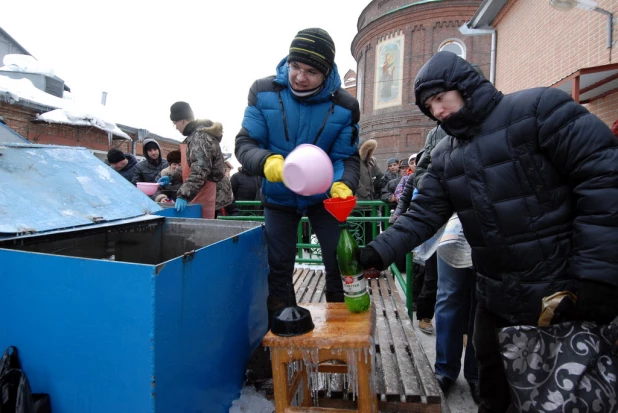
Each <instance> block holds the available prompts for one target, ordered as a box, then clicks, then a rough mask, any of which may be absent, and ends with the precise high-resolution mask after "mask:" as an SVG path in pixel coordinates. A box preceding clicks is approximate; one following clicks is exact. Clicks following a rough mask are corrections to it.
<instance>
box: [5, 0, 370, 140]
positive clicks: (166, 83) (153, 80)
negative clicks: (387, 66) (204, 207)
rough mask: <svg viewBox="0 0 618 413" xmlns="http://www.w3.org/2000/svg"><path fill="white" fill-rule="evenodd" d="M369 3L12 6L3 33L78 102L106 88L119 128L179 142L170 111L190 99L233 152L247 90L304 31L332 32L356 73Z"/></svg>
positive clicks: (67, 2)
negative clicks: (354, 48)
mask: <svg viewBox="0 0 618 413" xmlns="http://www.w3.org/2000/svg"><path fill="white" fill-rule="evenodd" d="M157 3H159V2H157ZM369 3H370V1H369V0H310V1H297V0H237V1H226V0H218V1H214V0H205V1H185V0H175V1H171V2H160V3H159V4H158V5H154V4H155V2H150V1H141V0H139V1H138V0H124V1H118V0H110V1H106V2H87V3H84V2H83V1H76V0H58V1H49V0H47V1H42V0H32V1H6V2H3V4H2V13H0V27H2V28H3V29H4V30H5V31H6V32H8V33H9V34H10V35H11V36H12V37H13V38H14V39H15V40H16V41H17V42H18V43H19V44H20V45H21V46H22V47H24V48H25V49H26V50H27V51H28V52H29V53H31V54H32V55H33V56H34V57H36V58H37V59H38V60H39V61H41V62H43V61H44V62H45V63H46V64H48V65H50V66H52V67H53V68H54V69H55V72H56V75H57V76H58V77H60V78H62V79H63V80H64V81H65V82H66V84H67V85H68V86H69V87H70V88H71V91H72V94H73V96H74V98H75V99H76V100H78V101H88V102H90V103H93V102H100V100H101V92H103V91H105V92H107V107H108V109H109V111H110V113H111V114H112V115H113V117H114V120H115V121H116V122H117V123H121V124H125V125H129V126H134V127H137V128H144V129H148V130H150V131H151V132H154V133H157V134H159V135H161V136H165V137H169V138H177V139H181V138H182V137H181V135H180V134H179V133H178V132H176V130H175V129H173V127H172V124H171V121H170V120H169V107H170V105H171V104H172V103H174V102H175V101H178V100H184V101H187V102H189V103H190V104H191V106H192V107H193V110H194V112H195V115H196V117H198V118H208V119H211V120H213V121H219V122H221V123H222V124H223V127H224V140H223V143H224V146H226V147H227V149H228V150H230V151H232V150H233V145H234V137H235V136H236V133H237V132H238V130H239V129H240V124H241V122H242V116H243V113H244V109H245V107H246V105H247V95H248V92H249V88H250V86H251V84H252V83H253V81H254V80H256V79H258V78H261V77H265V76H269V75H272V74H274V73H275V67H276V65H277V63H278V62H279V60H280V59H282V58H283V57H284V56H286V55H287V53H288V48H289V45H290V42H291V41H292V38H293V37H294V35H295V34H296V33H297V32H298V31H299V30H301V29H305V28H308V27H321V28H323V29H325V30H326V31H328V32H329V33H330V35H331V37H332V38H333V40H334V41H335V46H336V48H337V52H336V57H335V61H336V63H337V66H338V68H339V73H340V75H341V76H342V77H343V75H344V74H345V73H346V72H347V71H348V70H349V69H353V70H356V62H355V61H354V59H353V58H352V55H351V52H350V46H351V43H352V40H353V39H354V36H355V35H356V33H357V29H356V24H357V21H358V17H359V15H360V13H361V12H362V10H363V9H364V8H365V7H366V6H367V5H368V4H369Z"/></svg>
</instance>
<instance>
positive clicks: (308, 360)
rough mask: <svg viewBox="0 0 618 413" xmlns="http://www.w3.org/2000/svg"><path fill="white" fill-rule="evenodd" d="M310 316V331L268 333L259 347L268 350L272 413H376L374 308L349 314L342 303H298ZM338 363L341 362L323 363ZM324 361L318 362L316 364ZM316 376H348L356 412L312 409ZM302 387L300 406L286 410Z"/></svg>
mask: <svg viewBox="0 0 618 413" xmlns="http://www.w3.org/2000/svg"><path fill="white" fill-rule="evenodd" d="M300 305H301V306H302V307H304V308H306V309H308V310H309V311H310V312H311V317H312V319H313V323H314V324H315V328H314V329H313V331H310V332H309V333H307V334H303V335H300V336H294V337H280V336H277V335H274V334H273V333H272V332H270V331H269V332H268V334H266V336H265V337H264V339H263V340H262V344H263V345H264V347H270V358H271V363H272V369H273V386H274V398H275V411H276V413H285V412H294V413H318V412H320V411H324V412H328V413H349V412H358V413H377V411H378V399H377V394H376V388H375V376H374V371H373V368H374V357H375V349H374V344H373V343H374V340H373V336H374V330H375V318H376V317H375V307H374V306H373V305H372V306H371V307H370V309H369V310H368V311H365V312H363V313H360V314H353V313H351V312H350V311H349V310H348V309H347V308H346V306H345V304H344V303H319V304H308V303H303V304H300ZM330 360H339V361H342V362H343V363H345V364H331V363H325V362H328V361H330ZM298 361H300V362H301V363H300V365H301V368H299V369H298V370H297V371H294V373H293V374H292V375H291V376H292V377H291V380H288V366H289V365H290V364H292V363H295V362H298ZM320 363H323V364H320ZM317 372H336V373H347V374H348V381H349V382H350V383H351V387H352V388H353V390H352V391H353V392H354V395H355V397H356V399H357V410H349V409H333V408H321V407H314V406H313V403H312V402H313V398H315V399H317V397H313V398H312V390H311V388H312V382H314V384H317ZM301 383H302V390H301V391H302V393H301V397H300V398H301V399H302V402H301V405H302V406H299V407H296V406H293V407H291V403H292V401H293V400H294V399H295V396H296V393H297V391H298V388H299V385H301Z"/></svg>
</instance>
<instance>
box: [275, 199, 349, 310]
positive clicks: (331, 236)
mask: <svg viewBox="0 0 618 413" xmlns="http://www.w3.org/2000/svg"><path fill="white" fill-rule="evenodd" d="M301 217H302V215H300V214H297V213H295V212H291V211H287V210H284V209H275V208H270V207H266V208H264V223H265V227H264V228H265V233H266V245H267V246H268V266H269V267H270V271H269V273H268V293H269V295H270V299H271V301H272V300H273V299H276V300H281V301H285V300H286V297H287V287H286V286H287V284H292V283H293V280H292V276H293V274H294V261H295V259H296V252H297V250H296V241H297V234H298V223H299V222H300V219H301ZM307 217H308V218H309V222H311V228H312V229H313V231H314V232H315V234H316V236H317V237H318V241H319V242H320V246H321V248H322V261H324V269H325V276H326V293H329V294H337V293H340V294H343V284H342V282H341V273H340V272H339V266H338V264H337V243H338V242H339V221H337V220H336V219H335V217H333V216H332V215H331V214H330V213H329V212H327V211H326V209H324V205H323V204H322V203H319V204H316V205H313V206H311V207H309V208H308V210H307Z"/></svg>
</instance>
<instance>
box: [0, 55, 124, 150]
mask: <svg viewBox="0 0 618 413" xmlns="http://www.w3.org/2000/svg"><path fill="white" fill-rule="evenodd" d="M3 63H4V66H2V67H0V99H1V98H3V97H4V100H7V101H9V102H18V101H20V100H26V101H30V102H34V103H39V104H41V105H45V106H50V107H53V108H57V109H55V110H52V111H50V112H46V113H43V114H40V115H38V116H37V119H38V120H40V121H45V122H49V123H62V124H67V125H77V126H94V127H96V128H98V129H101V130H103V131H105V132H111V133H112V134H114V135H115V136H118V137H121V138H124V139H128V140H132V139H131V137H130V136H129V135H127V134H126V133H125V132H123V131H122V130H120V128H118V126H117V125H116V123H114V122H113V121H111V120H110V119H109V115H108V114H107V113H106V109H105V106H103V105H100V104H97V105H92V104H90V105H84V104H83V103H77V102H75V101H73V100H71V99H70V98H69V99H67V98H59V97H56V96H53V95H50V94H49V93H45V92H44V91H42V90H40V89H38V88H36V87H35V86H34V85H33V84H32V82H31V81H30V80H29V79H11V78H9V77H6V76H2V71H8V72H25V73H38V74H44V75H48V76H54V74H53V69H51V68H49V67H46V66H44V65H42V64H41V63H40V62H38V61H37V60H34V58H33V57H32V56H27V55H10V54H9V55H6V56H4V59H3ZM65 96H68V97H70V94H67V93H65Z"/></svg>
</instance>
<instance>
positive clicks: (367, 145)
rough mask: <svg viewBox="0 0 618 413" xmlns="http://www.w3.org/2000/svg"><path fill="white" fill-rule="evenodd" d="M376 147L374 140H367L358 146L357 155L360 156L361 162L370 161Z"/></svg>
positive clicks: (376, 143)
mask: <svg viewBox="0 0 618 413" xmlns="http://www.w3.org/2000/svg"><path fill="white" fill-rule="evenodd" d="M377 147H378V142H376V141H375V140H374V139H367V140H366V141H364V142H362V143H361V144H360V145H359V148H358V153H359V155H360V158H361V161H367V160H368V159H371V157H372V156H373V152H374V151H375V150H376V148H377Z"/></svg>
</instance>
